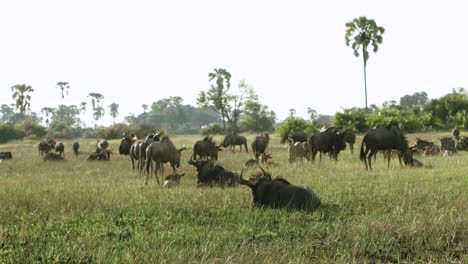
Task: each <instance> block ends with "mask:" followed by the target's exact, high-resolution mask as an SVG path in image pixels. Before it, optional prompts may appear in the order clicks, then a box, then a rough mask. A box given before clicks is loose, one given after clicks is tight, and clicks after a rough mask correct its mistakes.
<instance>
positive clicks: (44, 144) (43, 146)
mask: <svg viewBox="0 0 468 264" xmlns="http://www.w3.org/2000/svg"><path fill="white" fill-rule="evenodd" d="M56 143H57V141H55V140H54V139H48V140H43V141H41V142H39V144H38V145H37V149H38V151H39V156H41V157H44V155H45V154H46V153H48V152H49V151H51V150H52V149H54V148H55V144H56Z"/></svg>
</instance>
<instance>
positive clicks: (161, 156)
mask: <svg viewBox="0 0 468 264" xmlns="http://www.w3.org/2000/svg"><path fill="white" fill-rule="evenodd" d="M184 149H185V148H181V149H177V148H176V147H175V146H174V143H172V141H171V140H170V139H169V137H168V136H164V137H163V138H162V139H161V141H156V142H153V143H151V144H149V146H148V147H147V148H146V166H145V167H146V180H145V184H148V177H149V176H150V167H151V161H152V160H154V161H155V162H156V168H155V170H154V175H155V177H156V180H157V181H158V184H161V183H160V182H159V178H158V171H159V173H160V174H161V182H162V179H163V176H164V163H166V162H169V163H170V165H171V167H172V170H173V173H174V174H175V173H176V168H178V167H179V166H180V156H181V152H182V151H183V150H184ZM142 151H143V150H142Z"/></svg>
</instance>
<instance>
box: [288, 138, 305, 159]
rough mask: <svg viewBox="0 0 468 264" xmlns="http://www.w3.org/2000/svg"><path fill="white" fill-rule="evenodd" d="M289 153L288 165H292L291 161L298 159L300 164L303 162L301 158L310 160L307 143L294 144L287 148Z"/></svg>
mask: <svg viewBox="0 0 468 264" xmlns="http://www.w3.org/2000/svg"><path fill="white" fill-rule="evenodd" d="M288 153H289V159H288V161H289V163H293V161H295V160H297V159H300V161H301V163H302V162H304V159H303V158H306V159H307V160H310V153H309V146H308V143H307V142H296V143H294V144H292V145H290V146H289V148H288Z"/></svg>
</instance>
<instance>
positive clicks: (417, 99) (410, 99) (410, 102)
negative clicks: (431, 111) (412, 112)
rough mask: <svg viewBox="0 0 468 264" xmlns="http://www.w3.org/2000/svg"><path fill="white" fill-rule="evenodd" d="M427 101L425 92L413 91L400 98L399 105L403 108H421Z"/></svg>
mask: <svg viewBox="0 0 468 264" xmlns="http://www.w3.org/2000/svg"><path fill="white" fill-rule="evenodd" d="M428 103H429V98H428V97H427V93H426V92H419V93H414V94H412V95H409V94H407V95H405V96H403V97H401V98H400V106H401V107H402V108H403V109H418V110H421V109H423V108H424V107H425V106H427V104H428Z"/></svg>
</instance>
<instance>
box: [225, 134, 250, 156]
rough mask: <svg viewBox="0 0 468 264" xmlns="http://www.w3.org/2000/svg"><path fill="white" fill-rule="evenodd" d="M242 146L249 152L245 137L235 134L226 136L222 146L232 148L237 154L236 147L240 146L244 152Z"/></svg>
mask: <svg viewBox="0 0 468 264" xmlns="http://www.w3.org/2000/svg"><path fill="white" fill-rule="evenodd" d="M242 145H243V146H244V148H245V152H249V149H248V148H247V139H246V138H245V137H244V136H239V135H237V134H235V133H231V134H229V135H227V136H225V137H224V140H223V144H222V146H223V147H225V148H227V147H230V149H231V151H232V152H235V150H236V146H239V148H240V151H242Z"/></svg>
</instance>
